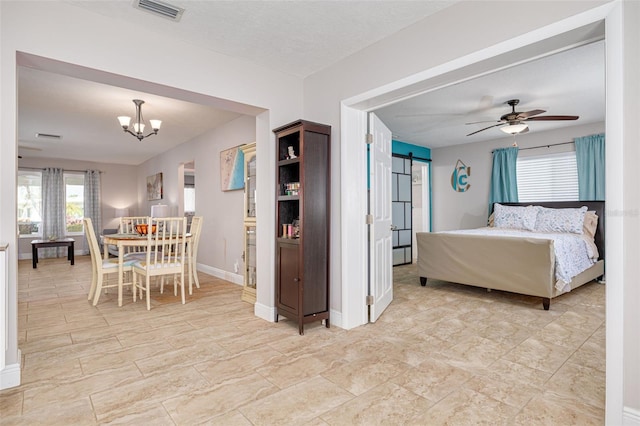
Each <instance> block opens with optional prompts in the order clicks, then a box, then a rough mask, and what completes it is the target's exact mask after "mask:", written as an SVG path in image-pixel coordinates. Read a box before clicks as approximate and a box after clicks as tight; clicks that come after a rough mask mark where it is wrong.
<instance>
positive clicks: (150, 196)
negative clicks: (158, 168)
mask: <svg viewBox="0 0 640 426" xmlns="http://www.w3.org/2000/svg"><path fill="white" fill-rule="evenodd" d="M147 200H148V201H153V200H162V172H160V173H156V174H155V175H151V176H147Z"/></svg>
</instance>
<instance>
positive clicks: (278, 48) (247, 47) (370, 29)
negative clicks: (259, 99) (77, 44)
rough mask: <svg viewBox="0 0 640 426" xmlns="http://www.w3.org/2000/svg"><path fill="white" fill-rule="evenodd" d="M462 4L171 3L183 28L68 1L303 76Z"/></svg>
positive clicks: (127, 4)
mask: <svg viewBox="0 0 640 426" xmlns="http://www.w3.org/2000/svg"><path fill="white" fill-rule="evenodd" d="M458 1H459V0H442V1H434V0H429V1H388V0H378V1H346V0H342V1H327V0H323V1H305V0H296V1H265V0H258V1H238V0H236V1H192V0H187V1H185V0H167V2H168V3H169V4H171V5H173V6H177V7H181V8H184V9H185V11H184V13H183V15H182V18H181V19H180V21H179V22H173V21H170V20H168V19H165V18H161V17H157V16H155V15H152V14H151V13H149V12H145V11H142V10H139V9H137V8H134V7H133V6H132V4H133V2H132V0H124V1H68V3H71V4H73V5H76V6H78V7H83V8H86V9H88V10H90V11H92V12H96V13H100V14H102V15H105V16H108V17H110V18H113V19H118V20H123V21H127V22H130V23H133V24H135V25H140V26H143V27H145V28H146V29H147V30H150V31H157V32H161V33H162V34H165V35H171V36H174V37H176V38H178V39H181V40H183V41H186V42H189V43H193V44H195V45H198V46H200V47H204V48H206V49H209V50H212V51H215V52H218V53H222V54H225V55H228V56H232V57H238V58H244V59H247V60H249V61H252V62H255V63H256V64H260V65H263V66H265V67H267V68H271V69H276V70H279V71H282V72H286V73H289V74H292V75H296V76H299V77H305V76H307V75H309V74H312V73H314V72H316V71H318V70H320V69H322V68H325V67H327V66H329V65H331V64H334V63H336V62H338V61H340V60H341V59H343V58H345V57H347V56H349V55H351V54H353V53H355V52H357V51H359V50H361V49H362V48H364V47H366V46H368V45H371V44H373V43H375V42H377V41H379V40H382V39H383V38H385V37H388V36H389V35H391V34H393V33H396V32H398V31H400V30H401V29H403V28H405V27H407V26H409V25H411V24H413V23H415V22H417V21H419V20H421V19H423V18H425V17H427V16H429V15H431V14H433V13H435V12H437V11H439V10H441V9H444V8H445V7H447V6H450V5H452V4H454V3H457V2H458Z"/></svg>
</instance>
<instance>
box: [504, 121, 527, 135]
mask: <svg viewBox="0 0 640 426" xmlns="http://www.w3.org/2000/svg"><path fill="white" fill-rule="evenodd" d="M528 128H529V126H527V125H526V124H524V123H518V124H509V125H508V126H503V127H500V130H502V131H503V132H505V133H507V134H510V135H515V134H518V133H520V132H523V131H525V130H526V129H528Z"/></svg>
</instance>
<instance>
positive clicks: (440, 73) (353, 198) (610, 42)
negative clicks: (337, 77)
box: [340, 2, 625, 424]
mask: <svg viewBox="0 0 640 426" xmlns="http://www.w3.org/2000/svg"><path fill="white" fill-rule="evenodd" d="M599 22H604V23H605V39H606V41H607V47H608V48H607V52H606V65H605V66H606V70H607V73H606V87H607V100H606V110H607V113H606V117H607V118H606V129H607V145H608V146H607V163H608V164H615V161H616V160H621V158H620V156H621V155H622V152H623V148H624V144H623V134H622V130H621V129H623V128H624V123H625V121H624V119H623V117H624V102H623V101H624V90H623V83H622V81H623V70H624V61H623V58H624V52H623V46H624V27H623V14H622V5H621V4H620V3H619V2H612V3H607V4H604V5H602V6H599V7H596V8H594V9H591V10H589V11H586V12H583V13H580V14H578V15H574V16H571V17H569V18H566V19H563V20H560V21H557V22H555V23H553V24H551V25H548V26H545V27H542V28H539V29H537V30H534V31H531V32H529V33H526V34H523V35H521V36H518V37H514V38H512V39H509V40H507V41H504V42H501V43H498V44H496V45H493V46H490V47H488V48H485V49H482V50H480V51H477V52H473V53H471V54H469V55H466V56H463V57H460V58H457V59H455V60H452V61H450V62H447V63H444V64H441V65H438V66H436V67H433V68H430V69H427V70H425V71H423V72H420V73H417V74H414V75H411V76H409V77H406V78H404V79H401V80H398V81H395V82H392V83H389V84H386V85H384V86H381V87H377V88H375V89H372V90H370V91H367V92H364V93H362V94H359V95H356V96H353V97H351V98H348V99H344V100H343V101H342V102H341V111H340V119H341V128H340V138H341V143H340V173H341V179H340V180H341V186H342V191H341V195H340V201H341V206H340V209H341V212H340V213H341V222H342V224H341V238H342V239H341V268H342V270H341V282H342V284H343V285H342V286H341V287H342V301H341V302H342V303H341V323H342V327H343V328H346V329H351V328H354V327H358V326H360V325H364V324H366V323H367V305H366V295H367V265H368V263H367V253H368V251H367V229H366V221H365V217H366V214H367V197H366V188H367V180H366V179H367V168H366V150H365V148H364V144H365V136H364V135H365V134H366V131H367V120H366V117H367V113H368V112H370V111H375V110H376V109H378V108H381V107H383V106H386V105H390V104H392V103H396V102H399V101H401V100H403V99H406V98H409V97H411V96H412V95H415V94H418V93H424V92H428V91H432V90H436V89H438V88H441V87H444V86H447V85H450V84H454V83H455V82H457V81H462V80H466V79H470V78H474V77H476V76H479V75H482V74H486V73H490V72H493V71H496V70H497V69H499V68H502V67H506V66H509V65H512V64H514V63H517V62H520V61H523V60H526V59H529V58H534V57H537V56H539V55H541V54H548V53H551V51H558V49H563V48H570V47H572V45H571V41H570V40H569V39H571V35H572V34H573V32H574V31H576V32H577V31H578V30H579V28H581V27H584V26H587V25H591V24H596V23H599ZM549 42H551V43H549ZM611 154H614V155H611ZM613 169H614V167H608V168H607V204H608V205H607V210H609V211H612V210H613V209H620V211H623V210H622V209H623V208H624V204H623V199H624V198H623V191H622V182H623V181H624V175H623V172H622V170H613ZM618 169H621V168H618ZM622 220H623V219H622V218H618V217H613V218H608V223H607V229H608V232H607V240H608V241H607V252H608V253H609V254H610V256H608V260H610V259H611V260H612V261H611V262H608V267H607V280H608V281H609V282H613V283H615V284H616V285H609V286H607V291H606V304H607V307H606V324H607V329H606V333H607V347H606V351H607V354H608V356H607V359H606V371H607V372H606V411H605V415H606V421H607V423H613V424H620V423H621V422H622V415H623V411H624V404H623V366H624V362H623V359H622V354H623V351H624V347H623V343H624V341H623V324H624V317H623V313H624V311H623V308H624V303H623V295H624V288H623V284H624V276H625V274H624V264H623V259H624V253H623V248H622V242H623V241H624V239H623V224H622ZM613 252H615V253H613ZM345 283H349V285H345ZM612 354H617V356H616V355H612Z"/></svg>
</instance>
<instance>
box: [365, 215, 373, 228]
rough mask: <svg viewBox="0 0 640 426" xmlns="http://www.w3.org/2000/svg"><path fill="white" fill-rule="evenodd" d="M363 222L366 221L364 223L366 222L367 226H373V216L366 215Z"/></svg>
mask: <svg viewBox="0 0 640 426" xmlns="http://www.w3.org/2000/svg"><path fill="white" fill-rule="evenodd" d="M365 220H366V222H367V225H373V215H372V214H368V215H367V216H366V219H365Z"/></svg>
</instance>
